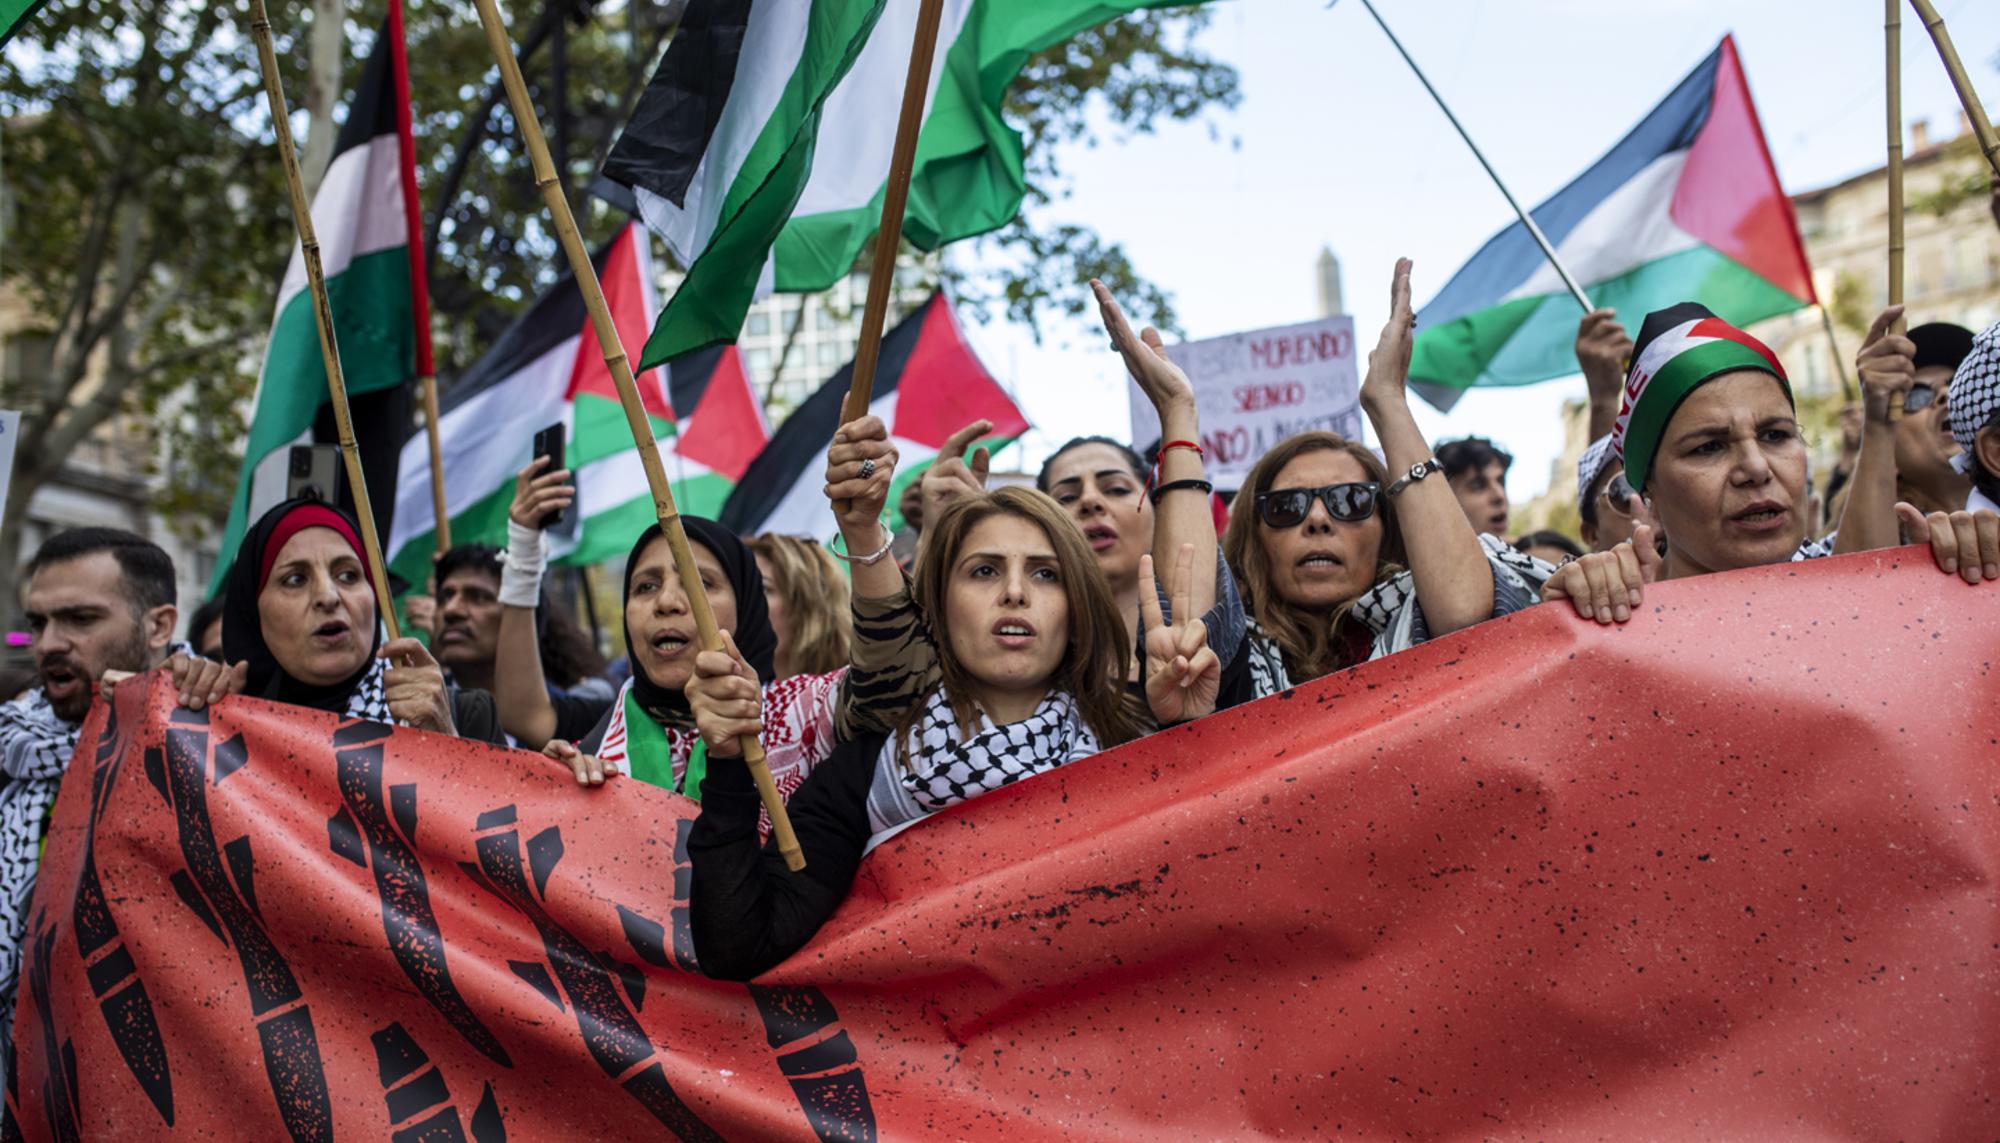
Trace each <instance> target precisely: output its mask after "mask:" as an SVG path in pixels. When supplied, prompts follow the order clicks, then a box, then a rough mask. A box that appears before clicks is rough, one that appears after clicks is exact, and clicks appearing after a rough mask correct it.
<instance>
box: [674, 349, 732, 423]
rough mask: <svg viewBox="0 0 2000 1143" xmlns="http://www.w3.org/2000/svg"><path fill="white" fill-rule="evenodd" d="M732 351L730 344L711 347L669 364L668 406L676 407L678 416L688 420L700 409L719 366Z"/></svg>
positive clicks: (687, 354) (688, 354)
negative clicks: (703, 396)
mask: <svg viewBox="0 0 2000 1143" xmlns="http://www.w3.org/2000/svg"><path fill="white" fill-rule="evenodd" d="M732 348H734V347H733V346H731V345H728V344H723V345H711V346H709V347H708V348H707V349H697V350H695V351H694V352H693V353H686V354H682V355H681V356H679V357H676V358H674V359H673V360H672V361H669V362H667V404H669V405H671V406H673V410H674V416H675V417H678V418H680V419H681V420H686V419H687V418H689V417H691V416H693V415H694V411H695V410H696V409H698V408H700V407H701V398H702V394H704V393H707V392H708V383H709V382H710V381H711V380H713V379H714V378H715V367H716V365H717V364H718V363H719V362H721V360H722V355H723V354H725V353H727V352H729V350H730V349H732Z"/></svg>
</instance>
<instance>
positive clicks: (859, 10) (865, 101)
mask: <svg viewBox="0 0 2000 1143" xmlns="http://www.w3.org/2000/svg"><path fill="white" fill-rule="evenodd" d="M1169 2H1184V0H1036V2H1035V3H1022V2H1021V0H944V10H943V17H942V21H941V24H940V27H939V31H938V43H937V50H936V55H935V58H934V60H933V63H932V68H931V83H930V91H929V94H928V103H927V105H926V110H925V114H924V121H923V129H922V133H921V134H920V135H919V136H918V139H917V156H916V168H915V171H914V174H913V176H912V180H911V184H910V198H909V205H908V207H907V208H906V211H905V215H904V222H903V236H904V237H905V238H907V239H908V240H909V241H910V242H911V243H912V244H913V245H915V246H917V247H919V248H921V249H924V250H935V249H937V248H938V247H939V246H940V245H943V244H944V243H946V242H954V241H957V240H959V239H962V238H970V237H972V236H974V235H977V234H984V233H986V232H987V231H989V230H993V229H995V228H997V227H1000V226H1004V225H1006V223H1007V222H1008V221H1009V220H1011V219H1012V218H1013V217H1014V216H1015V215H1016V214H1017V213H1019V211H1020V209H1021V199H1022V196H1023V194H1024V193H1025V187H1026V183H1025V181H1024V177H1023V174H1022V156H1023V152H1024V150H1025V144H1024V143H1023V140H1022V138H1021V136H1020V134H1019V133H1018V132H1017V131H1015V130H1014V129H1013V128H1012V127H1009V126H1008V125H1007V123H1006V121H1005V120H1004V119H1002V117H1001V114H1000V108H1001V104H1002V102H1003V101H1004V100H1005V98H1006V93H1007V88H1008V86H1009V85H1010V84H1012V83H1013V82H1014V79H1015V77H1016V76H1018V75H1019V74H1020V72H1021V69H1022V67H1023V66H1025V65H1026V63H1027V62H1028V59H1029V58H1030V57H1031V56H1033V55H1034V54H1035V53H1037V52H1040V51H1042V50H1044V49H1046V48H1049V47H1051V46H1053V45H1055V44H1059V43H1062V42H1063V41H1065V40H1067V39H1069V38H1070V37H1072V36H1074V35H1076V34H1077V33H1078V32H1081V31H1083V30H1084V29H1086V28H1090V27H1094V26H1096V25H1099V24H1103V23H1105V22H1107V21H1110V20H1114V19H1117V18H1118V17H1120V16H1123V15H1125V14H1126V13H1128V12H1132V11H1135V10H1137V9H1141V8H1150V7H1160V6H1163V5H1164V4H1166V3H1169ZM847 6H848V7H850V8H851V9H853V11H852V12H849V13H845V14H844V15H843V18H842V20H841V21H840V22H839V24H840V27H839V30H838V34H837V35H834V36H831V37H830V38H828V39H827V40H826V41H825V44H826V50H825V52H824V55H823V56H815V55H814V54H813V53H810V52H808V53H806V54H805V56H803V57H801V56H800V55H799V54H798V53H795V52H794V51H792V50H791V45H792V44H793V43H794V40H792V39H786V38H784V37H783V36H781V35H779V34H778V33H779V31H780V29H781V28H782V27H789V26H792V25H805V24H807V23H809V22H810V21H809V19H808V13H807V11H806V9H807V8H808V7H810V8H812V9H813V12H812V13H811V18H812V19H813V20H816V19H817V18H818V17H819V15H820V13H819V12H818V9H819V8H820V7H821V5H819V4H812V5H808V4H806V3H805V2H804V0H798V2H796V3H794V4H789V5H786V4H768V3H766V4H748V3H742V2H740V0H737V2H728V0H708V2H705V0H695V2H694V3H693V4H692V5H691V6H690V9H689V14H688V19H687V20H686V21H685V22H683V24H682V26H681V31H680V33H679V34H678V35H677V36H676V38H675V41H674V43H673V45H672V46H671V47H669V48H668V50H667V55H666V58H665V60H664V61H662V63H661V65H660V69H659V72H658V74H657V75H655V77H654V79H653V84H652V86H651V87H650V88H649V89H648V90H647V92H646V94H645V96H644V97H643V98H642V100H641V102H640V104H639V108H638V111H637V112H636V113H635V114H634V115H633V117H632V121H631V123H630V124H628V125H627V127H626V129H625V133H624V135H623V136H622V137H621V138H620V139H619V141H618V145H617V146H616V147H614V148H613V149H612V152H611V156H610V158H609V159H608V160H607V161H606V163H605V166H604V178H603V179H602V180H600V182H599V190H600V191H601V192H603V193H605V194H606V197H608V198H611V199H612V200H613V201H616V202H620V203H622V204H625V205H628V206H630V207H632V208H634V209H635V210H636V211H637V213H639V214H640V215H641V216H642V217H644V218H645V219H646V221H647V224H648V225H649V226H652V227H653V228H654V229H655V230H656V231H657V232H658V233H659V234H660V235H661V236H662V237H663V238H665V239H666V241H667V243H668V245H669V248H671V249H672V250H673V251H674V255H675V257H677V258H679V259H680V260H681V262H682V264H684V265H688V266H690V267H691V269H690V272H689V276H688V281H687V286H686V288H684V289H682V290H681V291H679V292H678V293H676V294H675V296H674V298H673V300H672V301H671V302H669V303H668V305H667V309H666V312H665V313H664V314H662V315H661V317H660V325H659V328H658V329H656V330H655V331H654V333H653V337H652V340H650V341H649V342H648V343H647V345H646V353H645V360H646V361H647V362H649V363H651V362H656V361H661V360H665V359H666V358H669V357H672V356H674V355H675V354H678V353H682V352H685V351H687V350H689V349H692V348H695V347H697V346H703V345H711V344H714V343H716V342H719V341H733V340H735V338H736V335H737V332H738V330H740V329H741V328H742V325H743V318H744V315H745V314H746V313H747V312H748V311H749V308H750V304H751V302H752V300H753V299H754V297H755V295H756V292H757V290H758V289H759V287H760V284H761V285H762V286H763V287H766V288H776V289H779V290H787V291H812V290H823V289H826V288H827V287H829V286H831V285H833V284H834V282H836V281H838V280H839V279H841V278H842V277H845V276H846V275H847V273H848V272H849V271H850V270H852V269H853V268H854V264H855V261H856V259H857V258H858V257H859V256H860V254H861V251H862V248H863V247H864V246H865V245H866V244H867V243H868V240H869V239H870V238H872V237H874V234H875V231H876V228H877V226H878V225H879V224H880V222H881V218H882V197H883V192H884V188H885V186H886V184H887V182H888V177H889V157H890V151H891V150H892V149H893V146H894V143H895V134H896V133H895V130H894V125H895V122H896V115H897V112H898V110H899V109H900V107H901V105H902V98H903V84H904V82H905V80H906V78H907V76H908V73H909V66H910V49H911V46H912V45H913V44H914V43H915V41H916V27H917V9H918V7H919V0H888V3H886V4H883V5H871V4H868V3H864V2H861V0H854V2H852V3H850V4H849V5H847ZM874 7H880V9H881V18H880V20H878V21H874V23H873V26H872V29H871V28H870V27H868V26H867V25H868V21H867V20H864V19H862V17H863V15H864V14H865V13H867V12H868V11H869V10H870V9H871V8H874ZM793 9H795V10H793ZM725 13H729V14H730V16H731V17H732V18H727V19H725V18H724V14H725ZM697 14H699V15H700V20H699V22H697ZM690 31H696V32H698V33H699V34H696V35H690ZM849 34H854V35H857V36H860V37H865V40H856V41H854V42H852V43H850V42H849V41H847V40H844V39H841V38H840V37H841V36H846V35H849ZM805 42H806V44H807V45H808V46H814V45H817V44H818V43H819V42H820V41H817V40H813V39H810V38H808V39H807V40H806V41H805ZM777 44H783V45H785V47H784V48H783V49H780V48H777V47H774V46H773V45H777ZM838 49H846V50H847V51H849V53H850V54H852V55H853V59H852V67H851V68H850V67H845V66H844V64H838V65H837V63H836V59H835V56H836V52H837V50H838ZM807 76H810V79H811V82H807V80H806V78H805V77H807ZM829 78H831V79H834V80H836V81H837V85H836V86H832V87H831V88H830V90H827V91H824V92H823V91H822V88H821V87H820V86H819V83H821V82H823V81H825V80H827V79H829ZM779 82H783V83H784V84H785V86H784V90H783V94H782V97H780V96H779V95H778V94H777V93H776V92H775V91H774V90H772V89H773V88H774V87H775V85H776V84H777V83H779ZM808 94H820V95H821V97H822V99H823V105H817V106H815V109H814V113H813V114H801V115H797V116H794V115H793V114H792V111H793V110H794V107H795V104H797V105H799V106H802V105H803V102H804V99H805V97H806V95H808ZM779 138H794V139H797V140H798V142H797V143H796V144H795V146H794V148H793V150H791V151H787V152H785V153H783V155H782V161H776V162H772V161H766V160H779V159H780V158H781V157H780V155H779V153H778V152H777V151H776V149H775V143H776V141H777V140H778V139H779ZM718 208H719V209H718ZM739 208H740V209H739Z"/></svg>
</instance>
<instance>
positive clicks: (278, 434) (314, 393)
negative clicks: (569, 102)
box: [210, 0, 431, 590]
mask: <svg viewBox="0 0 2000 1143" xmlns="http://www.w3.org/2000/svg"><path fill="white" fill-rule="evenodd" d="M416 154H417V152H416V143H415V141H414V139H413V138H412V136H411V133H410V83H409V68H408V64H407V61H406V60H405V58H404V51H403V12H402V5H401V3H400V0H391V3H390V5H389V17H388V20H387V22H386V23H385V24H384V26H383V29H382V32H381V34H380V35H379V36H378V37H377V38H376V41H375V51H374V53H373V54H372V55H370V56H369V58H368V63H367V65H366V66H365V67H364V68H363V69H362V72H361V83H360V86H358V87H357V88H356V89H355V92H354V103H353V104H352V106H350V107H349V108H348V115H347V122H346V123H344V124H342V125H341V128H340V134H339V136H338V138H337V139H336V140H335V142H334V149H333V158H332V160H331V161H330V162H329V163H328V165H327V169H326V175H325V177H324V178H323V179H321V181H320V186H319V192H318V194H316V195H315V196H314V198H313V204H312V217H313V227H314V229H315V231H316V233H317V236H318V238H319V246H320V265H321V268H322V269H323V270H324V271H325V273H326V292H327V299H328V302H329V304H330V305H331V306H332V308H333V326H334V333H335V337H336V340H337V341H338V344H339V346H340V365H341V372H342V374H343V375H344V376H345V378H346V381H347V394H348V405H349V410H350V411H351V412H352V413H353V416H354V435H355V439H356V442H357V443H358V444H359V445H360V450H361V459H362V468H363V472H364V478H365V479H366V480H367V481H368V491H369V499H370V501H371V502H372V504H373V507H374V510H375V519H376V524H377V526H378V527H379V528H381V530H382V531H383V532H387V531H388V530H389V528H390V526H391V524H392V523H393V518H392V516H391V512H392V509H393V507H394V505H395V502H396V487H395V478H396V452H397V448H398V446H399V445H400V443H401V442H402V440H403V438H404V437H405V436H407V435H408V434H409V431H410V420H411V416H412V409H411V392H410V391H411V388H412V386H411V384H410V382H411V381H413V380H414V379H416V378H417V377H419V376H422V375H424V374H427V373H429V372H430V368H431V364H430V352H431V346H430V307H429V301H428V299H427V297H426V294H425V286H424V256H423V238H422V235H423V229H422V227H423V219H422V206H421V204H420V203H419V201H418V198H417V172H416ZM326 396H327V388H326V366H325V362H324V360H323V359H322V358H321V356H320V345H319V327H318V326H317V325H316V324H315V321H314V317H313V303H312V297H311V295H310V294H309V293H308V292H307V290H306V269H305V258H304V255H303V254H302V253H301V252H300V251H299V249H298V247H296V246H294V247H293V249H292V261H291V265H290V267H289V268H288V269H287V270H286V271H285V280H284V284H283V285H282V286H280V287H279V290H278V307H277V319H276V320H275V321H274V322H273V323H272V326H271V338H270V342H269V344H268V346H267V348H266V349H265V354H264V369H263V372H262V374H261V375H260V376H259V377H258V380H257V396H256V399H255V403H254V404H255V409H254V412H253V413H252V414H251V419H250V434H249V441H248V443H247V444H246V445H245V446H244V449H243V468H242V470H241V473H240V475H239V476H238V477H237V482H236V496H235V499H234V500H232V501H231V503H230V507H229V521H228V523H227V524H226V525H225V526H224V529H223V536H222V550H221V559H220V561H219V562H218V563H217V565H216V571H215V582H214V583H213V584H211V585H210V586H211V590H213V589H215V588H219V587H220V586H221V583H222V579H223V577H224V576H226V575H227V574H228V571H229V565H230V562H231V560H232V559H233V558H234V557H235V554H236V546H237V544H239V543H240V542H242V538H243V532H244V529H245V528H247V527H248V526H249V523H250V521H252V520H254V519H256V518H257V517H258V516H260V515H262V514H263V513H264V512H265V511H266V510H268V509H269V508H270V507H271V506H272V505H275V504H277V503H278V502H279V501H281V500H284V499H285V495H286V486H287V473H286V463H287V461H288V459H289V457H290V453H291V446H292V445H294V444H310V443H313V442H314V441H320V442H322V443H331V442H332V441H333V440H334V439H335V437H334V435H333V418H332V415H331V409H330V408H329V406H328V404H327V399H326ZM343 480H344V478H343Z"/></svg>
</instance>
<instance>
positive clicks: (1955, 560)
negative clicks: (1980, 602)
mask: <svg viewBox="0 0 2000 1143" xmlns="http://www.w3.org/2000/svg"><path fill="white" fill-rule="evenodd" d="M1896 518H1897V519H1898V520H1899V521H1900V522H1901V523H1902V525H1903V531H1904V533H1905V534H1906V535H1911V536H1917V537H1920V539H1919V541H1918V542H1919V543H1921V542H1922V540H1921V537H1922V536H1924V535H1925V534H1929V536H1930V540H1931V558H1932V559H1935V560H1936V561H1937V566H1938V569H1939V570H1940V571H1943V572H1944V573H1945V574H1947V575H1956V576H1959V577H1961V578H1963V579H1964V580H1965V582H1967V583H1979V582H1981V581H1982V580H1985V581H1988V582H1991V581H1993V580H2000V514H1996V513H1993V512H1991V511H1988V510H1986V509H1983V508H1982V509H1981V510H1979V511H1977V512H1933V513H1931V514H1930V515H1928V516H1926V515H1924V513H1923V511H1922V509H1919V508H1918V507H1916V506H1915V505H1913V504H1910V503H1909V502H1907V501H1898V502H1897V504H1896Z"/></svg>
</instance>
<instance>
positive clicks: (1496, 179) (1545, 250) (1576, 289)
mask: <svg viewBox="0 0 2000 1143" xmlns="http://www.w3.org/2000/svg"><path fill="white" fill-rule="evenodd" d="M1361 6H1362V7H1363V8H1366V9H1368V14H1369V15H1370V16H1373V17H1375V26H1376V27H1378V28H1381V29H1382V34H1383V35H1385V36H1387V37H1389V43H1390V44H1392V45H1393V46H1394V47H1395V49H1396V54H1397V55H1400V56H1402V57H1403V62H1404V63H1406V64H1409V65H1410V70H1411V71H1413V72H1415V73H1416V74H1417V82H1418V83H1421V84H1423V85H1424V90H1425V91H1428V92H1430V93H1431V98H1432V99H1433V100H1436V101H1437V105H1438V110H1439V111H1442V112H1444V117H1445V118H1446V119H1449V120H1451V125H1452V126H1453V127H1454V128H1456V129H1457V130H1458V137H1459V138H1461V139H1463V140H1465V145H1466V147H1467V148H1469V149H1470V150H1471V151H1472V157H1473V158H1475V159H1478V160H1479V165H1480V166H1482V167H1485V168H1486V175H1487V177H1488V178H1490V179H1492V180H1493V185H1494V186H1496V187H1499V188H1500V193H1501V194H1502V195H1503V196H1505V197H1506V199H1507V205H1508V206H1511V207H1513V208H1514V217H1516V218H1518V219H1520V220H1521V225H1522V226H1524V227H1526V228H1527V231H1528V235H1529V237H1531V238H1533V239H1534V240H1535V245H1537V246H1539V247H1541V248H1542V257H1544V258H1547V259H1548V260H1549V265H1550V266H1553V267H1554V268H1555V271H1556V276H1557V277H1559V278H1561V279H1562V283H1563V285H1564V286H1566V287H1568V289H1569V295H1570V297H1573V298H1575V299H1576V304H1577V305H1580V306H1582V307H1583V312H1585V313H1589V312H1590V311H1592V310H1594V309H1596V308H1597V307H1595V306H1593V305H1591V304H1590V297H1589V295H1587V294H1585V293H1584V292H1583V287H1582V286H1579V285H1577V283H1576V278H1575V277H1573V276H1571V274H1570V272H1569V267H1567V266H1565V265H1563V264H1562V259H1561V258H1558V257H1556V248H1555V246H1554V244H1552V243H1551V242H1550V241H1549V236H1548V235H1546V234H1543V233H1542V228H1541V227H1540V226H1538V225H1536V223H1535V216H1534V215H1532V214H1529V213H1528V212H1527V210H1526V209H1524V208H1523V207H1522V206H1521V203H1520V200H1519V199H1516V198H1515V197H1514V192H1513V191H1511V190H1508V189H1507V184H1506V183H1504V182H1502V181H1501V180H1500V172H1499V171H1496V170H1494V169H1493V164H1492V163H1489V162H1487V161H1486V155H1485V153H1484V152H1482V151H1481V150H1480V149H1479V144H1477V143H1475V142H1473V141H1472V136H1471V135H1470V134H1468V133H1467V132H1466V130H1465V125H1464V124H1463V123H1460V122H1459V121H1458V116H1456V115H1453V114H1452V113H1451V107H1450V106H1449V105H1448V104H1446V103H1445V101H1444V96H1442V95H1439V94H1438V89H1437V88H1435V87H1432V86H1431V81H1430V77H1429V76H1427V75H1425V74H1424V69H1422V68H1420V67H1418V66H1417V61H1416V60H1414V59H1412V58H1410V53H1409V52H1408V51H1407V50H1406V49H1405V48H1404V47H1403V41H1401V40H1399V39H1397V38H1396V33H1394V32H1392V31H1390V30H1389V25H1388V23H1387V22H1386V21H1384V20H1383V19H1382V13H1380V12H1377V11H1376V10H1375V5H1374V4H1373V3H1371V2H1370V0H1361Z"/></svg>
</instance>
